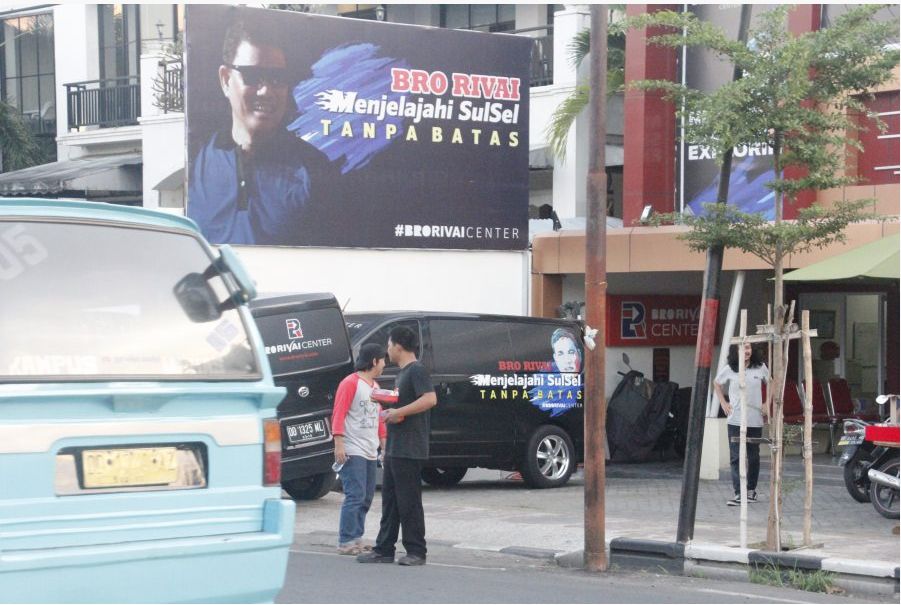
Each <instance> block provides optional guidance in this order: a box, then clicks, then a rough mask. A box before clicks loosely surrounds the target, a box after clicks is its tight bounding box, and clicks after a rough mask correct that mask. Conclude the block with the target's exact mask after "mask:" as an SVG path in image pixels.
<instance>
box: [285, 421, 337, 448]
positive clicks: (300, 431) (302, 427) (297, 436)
mask: <svg viewBox="0 0 901 605" xmlns="http://www.w3.org/2000/svg"><path fill="white" fill-rule="evenodd" d="M285 432H286V433H287V435H288V442H289V443H290V444H291V445H298V444H300V443H308V442H310V441H320V440H322V439H325V438H327V437H328V427H326V426H325V419H320V420H312V421H310V422H304V423H301V424H289V425H288V426H287V428H286V429H285Z"/></svg>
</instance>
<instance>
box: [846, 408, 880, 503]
mask: <svg viewBox="0 0 901 605" xmlns="http://www.w3.org/2000/svg"><path fill="white" fill-rule="evenodd" d="M869 425H870V423H869V422H866V421H864V420H858V419H856V418H849V419H847V420H845V422H844V424H843V434H842V436H841V438H840V439H839V441H838V446H839V447H842V448H843V449H842V455H841V458H839V461H838V465H839V466H841V467H843V468H844V471H843V476H844V479H845V488H846V489H847V490H848V493H849V494H850V495H851V497H852V498H854V499H855V500H856V501H857V502H869V501H870V478H869V476H868V475H867V472H868V471H869V470H870V468H871V467H872V466H873V463H874V462H876V460H878V459H879V458H880V457H881V456H882V455H883V454H884V452H885V451H886V450H887V449H888V448H886V447H882V446H878V445H876V444H875V443H873V442H872V441H867V440H866V439H865V438H864V435H865V433H866V427H868V426H869Z"/></svg>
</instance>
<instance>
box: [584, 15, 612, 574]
mask: <svg viewBox="0 0 901 605" xmlns="http://www.w3.org/2000/svg"><path fill="white" fill-rule="evenodd" d="M590 49H591V50H590V54H591V73H590V76H589V77H590V83H591V93H590V97H589V106H588V110H589V113H590V116H589V122H588V127H589V155H588V198H587V200H586V204H587V206H588V221H587V225H586V228H585V315H586V322H587V324H588V325H589V326H590V327H592V328H595V329H597V334H596V335H595V343H596V344H597V346H596V347H595V349H594V350H593V351H586V353H587V355H586V359H587V360H588V364H587V368H586V372H585V569H586V571H605V570H606V569H607V541H606V531H605V518H604V517H605V511H604V507H605V490H606V485H605V484H606V467H605V464H606V460H605V458H606V456H605V452H604V443H605V436H606V433H607V430H606V424H607V399H606V397H605V393H604V376H605V373H606V372H605V367H606V364H605V356H606V353H607V348H606V346H605V337H606V334H605V332H606V330H605V327H604V326H605V319H606V308H607V172H606V158H605V154H604V146H605V144H606V142H607V115H606V108H607V7H606V6H605V5H603V4H593V5H592V6H591V41H590Z"/></svg>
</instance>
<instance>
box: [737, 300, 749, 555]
mask: <svg viewBox="0 0 901 605" xmlns="http://www.w3.org/2000/svg"><path fill="white" fill-rule="evenodd" d="M747 334H748V311H747V310H746V309H742V310H741V325H740V327H739V332H738V335H739V337H740V338H741V340H740V341H739V344H738V387H739V392H740V393H741V396H740V397H739V399H740V401H741V416H740V417H741V425H740V426H739V431H738V477H739V479H738V483H739V486H740V488H739V489H740V491H741V515H740V519H741V521H740V522H739V542H740V546H741V548H747V547H748V384H747V380H746V379H745V374H746V372H745V344H746V343H747V342H748V341H747V339H746V336H747Z"/></svg>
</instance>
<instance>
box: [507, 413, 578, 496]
mask: <svg viewBox="0 0 901 605" xmlns="http://www.w3.org/2000/svg"><path fill="white" fill-rule="evenodd" d="M575 465H576V461H575V459H574V457H573V442H572V439H570V438H569V435H567V434H566V431H564V430H563V429H561V428H560V427H558V426H553V425H550V424H546V425H544V426H540V427H538V428H537V429H536V430H535V432H534V433H532V437H531V438H530V439H529V444H528V447H527V449H526V456H525V460H524V461H523V464H522V469H521V472H522V478H523V480H524V481H525V482H526V485H528V486H529V487H532V488H536V489H543V488H547V487H560V486H561V485H564V484H565V483H566V482H567V481H569V477H570V475H572V473H573V470H575Z"/></svg>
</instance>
